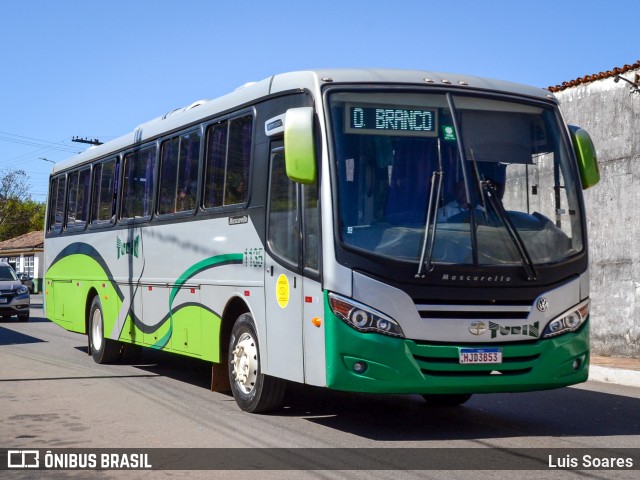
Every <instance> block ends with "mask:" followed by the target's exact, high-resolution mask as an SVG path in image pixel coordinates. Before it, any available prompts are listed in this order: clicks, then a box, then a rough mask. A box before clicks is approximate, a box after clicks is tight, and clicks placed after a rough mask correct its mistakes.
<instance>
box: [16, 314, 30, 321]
mask: <svg viewBox="0 0 640 480" xmlns="http://www.w3.org/2000/svg"><path fill="white" fill-rule="evenodd" d="M18 321H19V322H28V321H29V312H27V313H21V314H20V315H18Z"/></svg>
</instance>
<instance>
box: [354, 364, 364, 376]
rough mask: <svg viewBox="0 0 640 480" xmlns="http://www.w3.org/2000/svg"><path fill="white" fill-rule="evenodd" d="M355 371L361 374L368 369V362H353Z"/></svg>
mask: <svg viewBox="0 0 640 480" xmlns="http://www.w3.org/2000/svg"><path fill="white" fill-rule="evenodd" d="M353 371H354V372H356V373H358V374H360V373H364V372H366V371H367V364H366V363H365V362H356V363H354V364H353Z"/></svg>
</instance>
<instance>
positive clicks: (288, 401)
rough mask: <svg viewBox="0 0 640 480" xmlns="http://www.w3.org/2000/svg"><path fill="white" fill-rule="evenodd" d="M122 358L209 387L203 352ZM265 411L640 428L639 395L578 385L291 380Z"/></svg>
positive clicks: (388, 438) (487, 431)
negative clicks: (442, 397) (361, 384)
mask: <svg viewBox="0 0 640 480" xmlns="http://www.w3.org/2000/svg"><path fill="white" fill-rule="evenodd" d="M77 348H78V350H81V351H83V352H84V353H86V352H87V348H86V347H77ZM121 363H123V364H125V365H130V366H133V367H135V368H138V369H140V370H143V371H144V372H146V373H150V374H153V375H161V376H165V377H168V378H171V379H174V380H176V381H179V382H184V383H188V384H190V385H193V386H196V387H199V388H203V389H207V390H209V389H210V382H211V364H210V363H208V362H204V361H201V360H198V359H194V358H189V357H184V356H178V355H174V354H170V353H165V352H162V351H157V350H153V349H148V348H146V349H140V351H139V352H138V357H137V358H129V359H127V358H126V356H125V359H124V361H123V362H121ZM229 398H232V397H230V396H229ZM267 415H269V416H282V417H299V418H304V419H305V420H307V421H308V422H310V423H313V424H317V425H322V426H324V427H327V428H331V429H334V430H338V431H341V432H345V433H349V434H351V435H356V436H358V437H362V438H366V439H371V440H375V441H378V442H401V441H402V442H406V441H425V440H427V441H428V440H433V441H439V440H482V439H496V438H511V437H520V436H522V437H531V436H532V435H533V436H539V437H553V438H556V437H580V436H584V437H612V436H640V399H637V398H633V397H626V396H622V395H616V394H609V393H601V392H596V391H591V390H584V389H579V388H561V389H557V390H547V391H539V392H526V393H511V394H509V393H504V394H484V395H474V396H473V397H472V398H471V399H470V400H469V401H468V402H467V403H465V404H464V405H462V406H459V407H432V406H429V405H428V404H427V403H426V402H425V401H424V400H423V399H422V397H421V396H419V395H372V394H358V393H347V392H339V391H332V390H327V389H324V388H318V387H310V386H306V385H301V384H296V383H290V384H289V387H288V391H287V394H286V396H285V400H284V404H283V407H282V408H280V409H278V410H276V411H274V412H271V413H269V414H267Z"/></svg>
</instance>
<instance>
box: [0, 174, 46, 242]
mask: <svg viewBox="0 0 640 480" xmlns="http://www.w3.org/2000/svg"><path fill="white" fill-rule="evenodd" d="M28 180H29V177H28V176H27V174H26V173H25V171H24V170H5V171H4V172H3V173H2V174H0V241H2V240H8V239H10V238H13V237H17V236H18V235H22V234H25V233H29V232H32V231H34V230H42V229H43V228H44V215H45V205H44V203H38V202H35V201H34V200H32V199H31V196H30V195H29V190H30V188H31V186H30V185H29V182H28Z"/></svg>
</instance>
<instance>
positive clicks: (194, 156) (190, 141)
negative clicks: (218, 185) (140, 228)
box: [158, 130, 200, 214]
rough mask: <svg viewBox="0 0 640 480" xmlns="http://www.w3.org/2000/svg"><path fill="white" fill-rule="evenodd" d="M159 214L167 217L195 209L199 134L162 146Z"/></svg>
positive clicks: (168, 141) (187, 134)
mask: <svg viewBox="0 0 640 480" xmlns="http://www.w3.org/2000/svg"><path fill="white" fill-rule="evenodd" d="M161 148H162V150H161V151H162V153H161V164H160V191H159V202H158V203H159V204H158V213H160V214H170V213H176V212H184V211H188V210H193V209H195V208H196V194H197V184H198V160H199V156H200V131H199V130H198V131H193V132H189V133H186V134H183V135H181V136H179V137H174V138H172V139H169V140H167V141H165V142H163V143H162V147H161Z"/></svg>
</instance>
